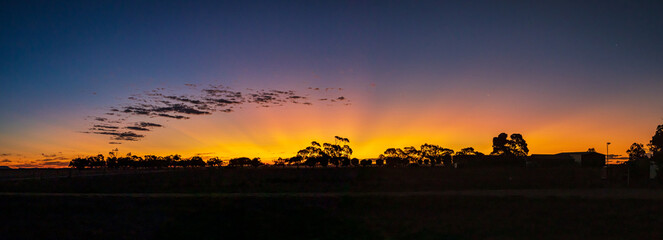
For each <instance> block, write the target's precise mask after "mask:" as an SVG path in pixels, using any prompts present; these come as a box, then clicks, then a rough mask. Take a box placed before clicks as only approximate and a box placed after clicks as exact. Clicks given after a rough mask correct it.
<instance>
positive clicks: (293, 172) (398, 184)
mask: <svg viewBox="0 0 663 240" xmlns="http://www.w3.org/2000/svg"><path fill="white" fill-rule="evenodd" d="M450 170H453V169H427V168H421V169H299V170H297V169H223V170H217V169H214V170H212V169H198V170H178V171H171V172H161V173H141V172H136V173H135V174H128V175H127V174H123V175H109V176H96V177H74V178H55V179H42V180H38V179H37V180H21V181H7V180H5V181H0V192H70V193H85V192H87V193H99V192H109V193H130V192H134V193H141V192H156V193H172V192H182V193H203V194H202V195H201V196H200V197H184V198H182V197H125V196H99V197H95V196H91V195H82V196H41V197H40V196H8V195H3V196H0V209H1V210H0V239H163V238H166V239H175V238H177V239H183V238H184V239H223V238H227V239H266V238H267V239H627V238H633V239H661V238H662V237H663V228H661V227H660V226H662V224H663V218H662V217H661V216H663V204H662V203H663V200H656V199H654V200H643V199H640V200H638V199H621V198H620V199H610V198H599V199H593V198H583V197H547V198H540V197H538V198H529V197H513V196H505V197H495V196H490V197H487V196H483V197H482V196H474V197H471V196H435V195H431V196H396V197H395V196H379V195H376V196H304V197H301V196H300V197H296V196H270V197H242V196H235V197H222V196H221V197H219V196H217V197H214V196H209V195H205V194H204V193H224V192H226V193H241V192H246V193H257V192H293V193H294V192H339V193H348V192H358V193H361V192H381V191H383V192H412V191H441V190H449V189H547V188H558V189H571V188H573V189H576V190H578V189H579V190H581V191H582V190H583V189H590V190H591V189H594V190H595V189H599V188H603V186H602V185H601V184H602V183H601V180H600V174H599V173H598V172H597V171H595V170H593V169H585V170H583V169H536V170H530V171H523V169H463V170H461V171H458V170H459V169H457V170H456V171H450ZM588 191H589V190H588Z"/></svg>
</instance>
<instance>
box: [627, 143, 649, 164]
mask: <svg viewBox="0 0 663 240" xmlns="http://www.w3.org/2000/svg"><path fill="white" fill-rule="evenodd" d="M626 153H627V154H628V160H629V161H638V160H641V159H646V158H647V153H646V152H645V149H644V147H643V145H642V144H641V143H633V144H631V147H630V148H629V149H628V150H626Z"/></svg>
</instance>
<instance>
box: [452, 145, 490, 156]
mask: <svg viewBox="0 0 663 240" xmlns="http://www.w3.org/2000/svg"><path fill="white" fill-rule="evenodd" d="M483 155H484V154H483V153H481V152H478V151H475V150H474V148H473V147H466V148H463V149H461V150H460V151H458V152H456V156H483Z"/></svg>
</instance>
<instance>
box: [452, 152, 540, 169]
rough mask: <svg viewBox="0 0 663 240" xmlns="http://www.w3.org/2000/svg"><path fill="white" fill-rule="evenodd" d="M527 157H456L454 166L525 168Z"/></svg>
mask: <svg viewBox="0 0 663 240" xmlns="http://www.w3.org/2000/svg"><path fill="white" fill-rule="evenodd" d="M526 159H527V157H525V156H514V155H457V156H454V157H453V163H454V166H456V167H459V168H466V167H525V162H526Z"/></svg>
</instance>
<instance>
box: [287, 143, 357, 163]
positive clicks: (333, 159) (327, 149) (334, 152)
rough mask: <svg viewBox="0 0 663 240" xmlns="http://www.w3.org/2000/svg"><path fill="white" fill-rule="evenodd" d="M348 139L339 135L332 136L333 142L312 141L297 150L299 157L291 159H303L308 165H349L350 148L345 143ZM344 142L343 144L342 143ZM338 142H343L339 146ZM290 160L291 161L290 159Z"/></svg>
mask: <svg viewBox="0 0 663 240" xmlns="http://www.w3.org/2000/svg"><path fill="white" fill-rule="evenodd" d="M349 142H350V140H348V139H347V138H342V137H339V136H335V137H334V143H333V144H332V143H323V144H322V145H320V143H318V142H316V141H313V142H311V146H308V147H306V148H304V149H302V150H299V151H298V152H297V157H299V159H291V160H298V161H304V164H305V165H306V166H309V167H313V166H316V165H320V166H323V167H326V166H327V165H328V164H330V163H331V164H333V165H335V166H337V167H338V166H339V165H344V166H348V165H350V155H352V148H350V146H349V145H347V143H349ZM344 143H345V144H344ZM340 144H344V145H343V146H341V145H340ZM291 162H292V161H291Z"/></svg>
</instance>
